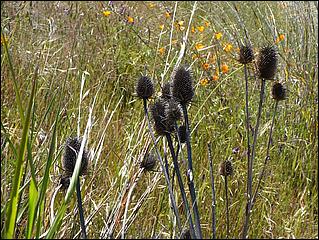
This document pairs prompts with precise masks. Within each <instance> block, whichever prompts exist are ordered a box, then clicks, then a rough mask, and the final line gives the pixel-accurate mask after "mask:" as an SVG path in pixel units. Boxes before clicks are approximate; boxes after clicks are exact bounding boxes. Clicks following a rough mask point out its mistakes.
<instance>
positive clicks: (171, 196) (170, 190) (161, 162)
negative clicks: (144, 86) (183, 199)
mask: <svg viewBox="0 0 319 240" xmlns="http://www.w3.org/2000/svg"><path fill="white" fill-rule="evenodd" d="M143 105H144V113H145V117H146V120H147V124H148V129H149V132H150V135H151V137H152V140H153V143H154V146H155V152H156V154H157V157H158V159H159V161H160V164H161V168H162V171H163V173H164V177H165V181H166V184H167V188H168V192H169V196H170V198H171V204H172V207H173V211H174V213H175V216H176V221H177V226H178V229H179V231H180V233H182V226H181V219H180V216H179V212H178V209H177V205H176V201H175V198H174V195H173V191H172V188H171V184H170V180H169V177H168V174H167V172H166V170H165V166H164V163H163V159H162V157H161V155H160V153H159V151H158V148H157V143H156V139H155V136H154V134H153V131H152V127H151V123H150V119H149V116H148V110H147V99H146V98H144V99H143Z"/></svg>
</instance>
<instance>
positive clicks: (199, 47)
mask: <svg viewBox="0 0 319 240" xmlns="http://www.w3.org/2000/svg"><path fill="white" fill-rule="evenodd" d="M195 48H196V50H197V51H198V50H200V49H202V48H204V45H203V44H201V43H196V45H195Z"/></svg>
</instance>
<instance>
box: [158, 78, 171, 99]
mask: <svg viewBox="0 0 319 240" xmlns="http://www.w3.org/2000/svg"><path fill="white" fill-rule="evenodd" d="M161 97H162V98H163V99H165V100H169V99H171V97H172V94H171V84H170V83H169V82H168V83H165V84H164V86H163V88H162V96H161Z"/></svg>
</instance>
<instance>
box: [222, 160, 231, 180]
mask: <svg viewBox="0 0 319 240" xmlns="http://www.w3.org/2000/svg"><path fill="white" fill-rule="evenodd" d="M219 174H220V175H223V176H230V175H233V165H232V162H231V161H230V160H226V161H223V162H222V163H221V164H220V166H219Z"/></svg>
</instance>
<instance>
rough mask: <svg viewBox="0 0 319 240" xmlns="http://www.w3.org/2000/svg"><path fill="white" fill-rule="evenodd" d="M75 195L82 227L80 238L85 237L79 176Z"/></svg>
mask: <svg viewBox="0 0 319 240" xmlns="http://www.w3.org/2000/svg"><path fill="white" fill-rule="evenodd" d="M76 196H77V200H78V208H79V215H80V225H81V229H82V238H83V239H87V236H86V230H85V221H84V214H83V208H82V199H81V188H80V177H78V181H77V183H76Z"/></svg>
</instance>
